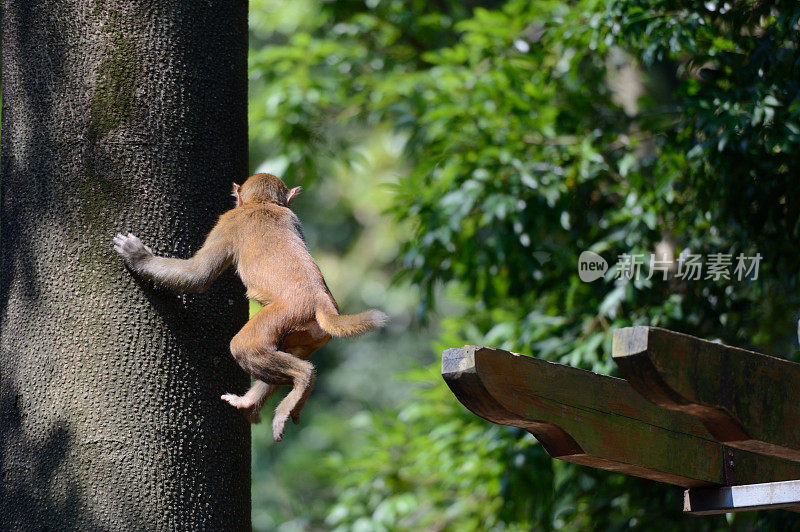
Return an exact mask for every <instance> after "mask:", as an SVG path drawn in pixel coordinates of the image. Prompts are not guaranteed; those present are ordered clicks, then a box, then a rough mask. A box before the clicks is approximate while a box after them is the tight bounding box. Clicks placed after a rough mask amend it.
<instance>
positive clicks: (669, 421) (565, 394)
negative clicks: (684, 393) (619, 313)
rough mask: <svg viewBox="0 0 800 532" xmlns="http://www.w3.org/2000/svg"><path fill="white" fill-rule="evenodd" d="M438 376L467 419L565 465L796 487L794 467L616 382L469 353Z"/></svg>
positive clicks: (457, 352)
mask: <svg viewBox="0 0 800 532" xmlns="http://www.w3.org/2000/svg"><path fill="white" fill-rule="evenodd" d="M442 376H443V377H444V380H445V382H447V385H448V386H449V387H450V389H451V390H452V391H453V393H454V394H455V395H456V397H457V398H458V400H459V401H461V403H463V404H464V405H465V406H466V407H467V408H468V409H470V410H471V411H472V412H474V413H475V414H477V415H479V416H481V417H483V418H484V419H488V420H489V421H492V422H494V423H499V424H502V425H513V426H516V427H521V428H523V429H525V430H527V431H528V432H530V433H531V434H533V435H534V436H535V437H536V438H537V439H538V440H539V441H540V442H541V444H542V446H543V447H544V448H545V449H546V450H547V452H548V453H550V455H551V456H553V457H554V458H560V459H561V460H566V461H568V462H574V463H576V464H582V465H587V466H591V467H597V468H600V469H606V470H609V471H617V472H620V473H626V474H629V475H635V476H639V477H644V478H648V479H652V480H657V481H660V482H668V483H670V484H676V485H678V486H683V487H695V486H704V485H724V484H751V483H755V482H764V481H776V480H789V479H796V478H800V464H798V463H794V462H789V461H785V460H781V459H777V458H773V457H764V456H759V455H755V454H753V453H749V452H746V451H741V450H738V449H731V448H727V447H725V446H723V445H721V444H720V443H719V442H716V441H714V440H713V439H712V438H711V437H710V435H709V434H708V432H707V431H706V430H705V429H704V428H703V426H702V425H701V424H700V422H698V421H697V420H695V419H694V418H692V417H691V416H688V415H686V414H683V413H681V412H674V411H671V410H665V409H662V408H659V407H658V406H656V405H654V404H652V403H650V402H649V401H647V400H646V399H644V398H642V397H641V396H640V395H639V394H637V393H636V392H635V391H634V389H633V388H632V387H631V386H630V385H629V384H628V383H627V382H625V381H624V380H622V379H617V378H613V377H607V376H605V375H598V374H596V373H592V372H589V371H584V370H580V369H576V368H572V367H569V366H564V365H561V364H555V363H552V362H547V361H544V360H539V359H536V358H531V357H526V356H523V355H517V354H514V353H509V352H507V351H502V350H499V349H492V348H488V347H478V346H466V347H463V348H458V349H448V350H446V351H445V352H444V353H443V356H442ZM726 465H727V467H726Z"/></svg>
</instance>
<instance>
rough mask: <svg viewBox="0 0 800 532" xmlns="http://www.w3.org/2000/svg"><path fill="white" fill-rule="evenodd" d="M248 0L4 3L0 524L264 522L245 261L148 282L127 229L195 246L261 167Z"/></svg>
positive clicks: (207, 526)
mask: <svg viewBox="0 0 800 532" xmlns="http://www.w3.org/2000/svg"><path fill="white" fill-rule="evenodd" d="M246 53H247V2H246V0H207V1H202V2H200V1H192V2H185V1H167V0H163V1H149V2H146V1H133V0H130V1H125V0H39V1H35V0H6V1H5V2H4V5H3V21H2V55H3V57H2V60H3V65H2V75H3V110H2V235H1V238H2V259H1V261H0V267H1V268H2V270H0V470H1V472H2V482H1V483H0V529H14V530H28V529H37V530H42V529H51V530H97V529H101V530H108V529H115V530H116V529H131V530H144V529H147V530H165V529H170V530H175V529H190V530H221V529H224V530H244V529H249V528H250V430H249V426H248V425H247V424H246V423H245V421H244V420H243V419H242V416H241V415H239V414H238V413H237V412H236V411H235V410H234V409H233V408H231V407H230V406H228V405H227V404H224V403H223V402H222V401H221V400H220V399H219V396H220V394H222V393H224V392H237V393H242V392H243V391H244V390H245V389H246V388H247V384H248V378H247V376H246V375H245V373H244V372H242V371H241V370H240V369H239V368H238V367H237V365H236V363H235V362H234V361H233V359H232V357H231V356H230V352H229V350H228V343H229V341H230V339H231V337H232V336H233V335H234V334H235V332H236V331H237V330H238V328H239V327H241V325H242V324H243V323H244V322H245V320H246V319H247V308H246V301H245V299H244V297H243V289H242V287H241V283H239V281H238V280H236V279H235V277H234V276H233V274H232V273H231V272H228V273H227V274H225V275H224V276H223V277H222V278H221V279H220V280H219V281H217V283H216V284H215V285H214V286H213V287H212V289H211V290H210V291H209V292H207V293H206V294H203V295H199V296H191V297H187V296H181V295H178V294H173V293H169V292H166V291H163V290H159V289H157V288H155V287H153V286H151V285H149V284H148V283H144V282H139V281H137V280H136V279H134V278H133V277H132V275H131V274H130V272H128V271H127V270H126V269H125V267H124V266H123V263H122V261H121V259H120V258H119V257H118V256H116V254H115V253H114V252H113V250H112V247H111V238H112V236H113V235H114V233H115V232H117V231H125V232H127V231H131V232H134V233H136V234H137V235H138V236H140V237H141V238H142V240H143V241H144V242H145V243H147V244H148V245H150V246H151V247H152V248H153V250H154V251H155V252H156V253H159V254H165V255H170V256H178V257H188V256H190V255H191V254H192V253H193V252H194V251H196V250H197V249H198V248H199V246H200V244H201V243H202V240H203V238H204V236H205V234H206V233H207V232H208V230H209V229H210V228H211V227H212V225H213V224H214V222H215V221H216V217H217V216H218V215H219V214H220V213H221V212H223V211H224V210H226V209H228V208H230V207H231V206H232V201H231V198H230V197H229V193H230V183H231V181H234V180H239V179H242V178H244V177H245V176H246V175H247V116H246V96H247V94H246V93H247V87H246V83H247V80H246Z"/></svg>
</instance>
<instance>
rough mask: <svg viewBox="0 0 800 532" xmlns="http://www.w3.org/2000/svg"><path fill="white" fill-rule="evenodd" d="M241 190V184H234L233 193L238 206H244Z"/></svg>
mask: <svg viewBox="0 0 800 532" xmlns="http://www.w3.org/2000/svg"><path fill="white" fill-rule="evenodd" d="M241 190H242V186H241V185H237V184H236V183H234V184H233V193H232V194H231V195H232V196H233V197H234V198H236V206H237V207H241V206H242V194H241V192H240V191H241Z"/></svg>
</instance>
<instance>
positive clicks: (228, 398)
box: [220, 393, 261, 425]
mask: <svg viewBox="0 0 800 532" xmlns="http://www.w3.org/2000/svg"><path fill="white" fill-rule="evenodd" d="M220 399H222V400H223V401H225V402H226V403H228V404H229V405H231V406H233V407H236V409H237V410H239V412H241V413H242V415H244V418H245V419H246V420H247V421H249V422H250V423H252V424H254V425H255V424H257V423H261V416H260V415H259V413H258V410H259V409H258V407H257V406H256V405H255V404H254V403H252V402H251V401H248V400H247V398H245V397H243V396H241V395H235V394H232V393H226V394H225V395H223V396H221V397H220Z"/></svg>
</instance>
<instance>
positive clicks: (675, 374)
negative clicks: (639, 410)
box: [612, 327, 800, 480]
mask: <svg viewBox="0 0 800 532" xmlns="http://www.w3.org/2000/svg"><path fill="white" fill-rule="evenodd" d="M612 351H613V356H614V361H615V362H616V363H617V365H618V366H619V369H620V371H621V372H622V375H623V376H624V377H625V379H627V381H628V382H630V383H631V385H632V386H633V387H634V388H636V390H637V391H638V392H639V393H641V394H642V395H643V396H645V397H647V398H648V399H649V400H651V401H652V402H654V403H655V404H657V405H660V406H662V407H664V408H669V409H672V410H676V411H681V412H685V413H687V414H691V415H692V416H694V417H696V418H697V419H699V420H700V421H701V422H702V423H703V425H705V426H706V428H707V429H708V431H709V432H710V433H711V435H712V436H714V438H715V439H716V440H718V441H720V442H723V443H725V444H727V445H729V446H731V447H736V448H737V449H743V450H747V451H752V452H757V453H761V454H767V455H771V456H777V457H781V458H785V459H788V460H795V461H800V364H796V363H794V362H789V361H787V360H782V359H779V358H774V357H770V356H767V355H762V354H760V353H755V352H753V351H747V350H746V349H739V348H736V347H730V346H727V345H723V344H718V343H715V342H709V341H706V340H701V339H699V338H695V337H693V336H688V335H686V334H681V333H676V332H673V331H668V330H666V329H659V328H656V327H627V328H625V329H617V330H615V331H614V340H613V349H612ZM798 478H800V477H798ZM762 480H765V479H762Z"/></svg>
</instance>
